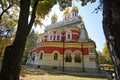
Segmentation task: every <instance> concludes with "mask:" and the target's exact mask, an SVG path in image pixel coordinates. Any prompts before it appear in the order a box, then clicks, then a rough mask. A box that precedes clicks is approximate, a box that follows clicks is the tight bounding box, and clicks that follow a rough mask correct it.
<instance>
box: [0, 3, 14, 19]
mask: <svg viewBox="0 0 120 80" xmlns="http://www.w3.org/2000/svg"><path fill="white" fill-rule="evenodd" d="M12 6H13V4H10V5H9V6H8V7H7V8H6V9H4V10H3V11H2V13H1V14H0V20H1V19H2V16H3V14H4V13H5V12H7V10H8V9H10V8H11V7H12Z"/></svg>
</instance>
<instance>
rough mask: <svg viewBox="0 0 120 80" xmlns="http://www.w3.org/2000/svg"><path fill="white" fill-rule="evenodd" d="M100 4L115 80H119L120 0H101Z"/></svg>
mask: <svg viewBox="0 0 120 80" xmlns="http://www.w3.org/2000/svg"><path fill="white" fill-rule="evenodd" d="M102 4H103V30H104V33H105V37H106V40H107V44H108V49H109V52H110V56H111V58H112V61H113V63H114V67H115V73H116V80H120V31H119V30H120V5H119V4H120V1H119V0H103V2H102Z"/></svg>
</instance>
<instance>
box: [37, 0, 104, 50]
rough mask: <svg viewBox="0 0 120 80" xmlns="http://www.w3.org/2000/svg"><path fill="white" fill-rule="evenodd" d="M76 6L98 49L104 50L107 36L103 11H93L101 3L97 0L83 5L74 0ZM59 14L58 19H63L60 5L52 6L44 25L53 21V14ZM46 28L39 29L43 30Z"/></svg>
mask: <svg viewBox="0 0 120 80" xmlns="http://www.w3.org/2000/svg"><path fill="white" fill-rule="evenodd" d="M73 5H74V6H77V7H78V8H79V15H81V16H82V19H83V21H84V23H85V26H86V29H87V31H88V35H89V38H91V39H92V40H94V41H95V43H96V49H97V50H99V51H102V49H103V47H104V43H105V37H104V33H103V29H102V11H99V12H98V13H92V12H93V11H94V9H95V8H96V7H97V6H98V5H99V0H96V2H95V3H92V4H91V3H88V4H87V5H86V6H84V7H82V6H81V4H80V2H75V1H74V2H73ZM54 13H55V14H56V15H57V16H58V21H61V20H62V14H63V12H61V11H60V10H59V6H58V5H55V6H54V7H53V8H52V11H51V12H50V14H49V15H47V16H46V19H45V20H44V21H43V23H44V25H48V24H50V23H51V21H50V18H51V16H52V15H53V14H54ZM43 29H44V28H42V29H39V30H40V31H43Z"/></svg>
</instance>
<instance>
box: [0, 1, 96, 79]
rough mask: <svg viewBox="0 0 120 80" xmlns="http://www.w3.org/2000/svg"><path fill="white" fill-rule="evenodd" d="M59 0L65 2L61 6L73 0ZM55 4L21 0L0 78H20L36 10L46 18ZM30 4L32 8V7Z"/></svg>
mask: <svg viewBox="0 0 120 80" xmlns="http://www.w3.org/2000/svg"><path fill="white" fill-rule="evenodd" d="M8 1H9V0H8ZM10 1H14V0H10ZM15 1H16V0H15ZM57 1H58V2H60V1H61V3H60V4H62V3H64V4H63V5H61V8H65V6H66V4H65V3H66V2H69V1H72V0H57ZM82 1H83V3H84V4H85V2H86V1H89V2H90V1H91V2H93V1H95V0H85V1H84V0H82ZM54 4H56V0H20V13H19V20H18V26H17V32H16V37H15V39H14V42H13V44H12V45H10V46H7V47H6V49H5V52H4V57H3V62H2V68H1V73H0V80H19V74H20V70H21V62H22V56H23V52H24V49H25V44H26V39H27V36H28V34H29V32H30V30H31V28H32V25H33V23H34V21H35V18H36V16H37V15H35V14H36V11H37V13H38V14H39V16H40V18H44V15H46V14H48V12H49V11H50V9H51V8H52V6H53V5H54ZM30 6H31V8H32V10H31V9H30ZM37 8H38V9H39V10H38V9H37ZM30 10H31V11H30ZM30 12H31V15H30ZM29 15H30V21H29Z"/></svg>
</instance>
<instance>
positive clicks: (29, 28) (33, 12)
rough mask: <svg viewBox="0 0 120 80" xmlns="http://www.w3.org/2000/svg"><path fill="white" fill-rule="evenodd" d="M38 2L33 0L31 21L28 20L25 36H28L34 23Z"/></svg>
mask: <svg viewBox="0 0 120 80" xmlns="http://www.w3.org/2000/svg"><path fill="white" fill-rule="evenodd" d="M39 1H42V0H35V3H34V5H33V10H32V15H31V20H30V23H29V25H28V30H27V35H28V34H29V32H30V30H31V28H32V26H33V23H34V21H35V18H36V16H35V14H36V9H37V6H38V3H39Z"/></svg>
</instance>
